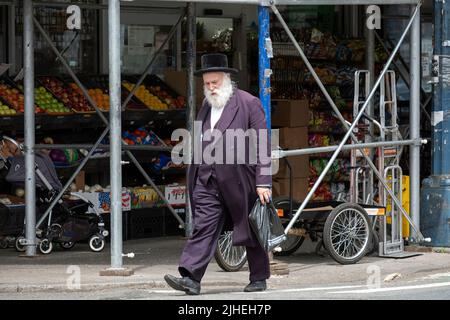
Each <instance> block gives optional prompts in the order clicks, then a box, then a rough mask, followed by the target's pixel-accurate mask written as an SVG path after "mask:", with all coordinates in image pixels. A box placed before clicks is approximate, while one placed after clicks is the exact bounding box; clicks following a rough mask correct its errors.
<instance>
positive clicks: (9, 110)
mask: <svg viewBox="0 0 450 320" xmlns="http://www.w3.org/2000/svg"><path fill="white" fill-rule="evenodd" d="M21 114H22V113H20V112H17V111H16V109H14V108H13V107H11V106H10V105H9V104H8V103H7V102H6V101H5V100H4V99H3V98H2V97H0V117H11V116H13V117H14V116H20V115H21Z"/></svg>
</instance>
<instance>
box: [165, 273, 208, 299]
mask: <svg viewBox="0 0 450 320" xmlns="http://www.w3.org/2000/svg"><path fill="white" fill-rule="evenodd" d="M164 280H166V282H167V284H168V285H169V286H171V287H172V288H174V289H175V290H180V291H184V292H186V294H189V295H198V294H200V283H199V282H197V281H195V280H192V279H191V278H189V277H183V278H177V277H174V276H172V275H170V274H166V275H165V276H164Z"/></svg>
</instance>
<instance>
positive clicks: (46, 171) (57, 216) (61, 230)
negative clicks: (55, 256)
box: [0, 136, 109, 254]
mask: <svg viewBox="0 0 450 320" xmlns="http://www.w3.org/2000/svg"><path fill="white" fill-rule="evenodd" d="M4 140H7V141H9V142H10V143H12V144H13V145H15V146H16V147H17V148H18V149H20V150H21V151H22V145H20V144H19V143H18V142H17V141H15V140H14V139H12V138H10V137H7V136H1V137H0V141H2V142H3V141H4ZM0 162H3V163H4V165H3V167H4V168H7V169H8V173H7V175H6V181H8V182H9V183H11V184H12V185H14V186H23V185H24V181H25V158H24V156H23V152H22V155H20V156H15V157H11V158H9V159H5V158H4V157H3V156H1V155H0ZM35 170H36V199H37V200H36V202H37V203H36V221H40V222H41V223H40V224H39V222H38V224H37V225H36V236H37V238H38V240H39V250H40V251H41V252H42V253H43V254H49V253H50V252H51V251H52V250H53V243H58V244H59V245H60V246H61V247H62V248H63V249H66V250H67V249H71V248H73V247H74V245H75V244H76V243H77V242H80V241H84V240H89V247H90V248H91V250H92V251H95V252H99V251H102V250H103V248H104V247H105V237H107V236H108V234H109V232H108V231H107V230H105V224H104V221H103V218H102V216H101V215H100V214H99V213H98V212H97V211H96V210H95V207H94V206H93V204H92V203H91V202H90V201H89V200H87V199H84V198H83V197H81V196H79V195H76V194H73V193H70V192H69V193H68V194H66V195H64V196H63V197H62V198H61V199H60V200H59V201H58V202H57V204H56V205H55V207H54V208H53V209H52V210H51V211H49V212H48V216H45V217H44V216H43V213H44V212H45V211H46V209H47V208H48V206H49V204H50V203H51V202H52V201H53V200H54V199H55V197H56V196H57V194H58V193H59V192H60V191H61V190H62V185H61V182H60V181H59V179H58V177H57V174H56V170H55V167H54V165H53V162H52V160H51V159H50V158H49V157H48V156H47V155H46V154H44V153H36V154H35ZM69 196H71V197H70V198H69ZM73 198H76V199H75V200H72V199H73ZM89 207H91V208H93V210H94V212H95V213H88V210H89ZM23 211H25V207H24V206H23ZM0 214H1V212H0ZM24 216H25V213H24V212H23V214H22V215H21V217H24ZM15 221H16V222H18V221H20V220H19V219H17V218H16V219H15ZM44 221H46V222H47V223H46V225H45V223H44ZM41 225H42V226H41ZM0 227H1V225H0ZM17 227H19V226H17ZM20 227H21V229H22V232H21V234H20V235H19V236H17V238H16V241H15V247H16V250H18V251H25V247H24V246H23V245H22V243H23V240H24V239H25V238H24V236H23V234H24V219H21V226H20ZM10 228H11V227H10ZM17 229H18V228H16V229H15V230H16V233H17ZM5 231H7V230H5ZM1 234H2V231H1V230H0V235H1ZM9 236H11V235H9Z"/></svg>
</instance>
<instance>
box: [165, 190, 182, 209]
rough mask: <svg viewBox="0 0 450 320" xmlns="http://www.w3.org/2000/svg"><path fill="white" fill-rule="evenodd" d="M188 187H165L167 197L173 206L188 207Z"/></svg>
mask: <svg viewBox="0 0 450 320" xmlns="http://www.w3.org/2000/svg"><path fill="white" fill-rule="evenodd" d="M186 192H187V189H186V186H183V185H174V186H170V185H167V186H166V187H165V197H166V199H167V201H168V202H169V204H170V205H172V206H184V205H186Z"/></svg>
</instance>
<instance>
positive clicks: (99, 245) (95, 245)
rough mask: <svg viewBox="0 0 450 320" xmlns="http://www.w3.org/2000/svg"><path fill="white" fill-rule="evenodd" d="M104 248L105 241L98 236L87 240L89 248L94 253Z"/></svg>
mask: <svg viewBox="0 0 450 320" xmlns="http://www.w3.org/2000/svg"><path fill="white" fill-rule="evenodd" d="M104 247H105V239H101V238H100V237H99V236H97V235H95V236H92V237H91V239H89V248H91V250H92V251H94V252H100V251H102V250H103V248H104Z"/></svg>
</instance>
